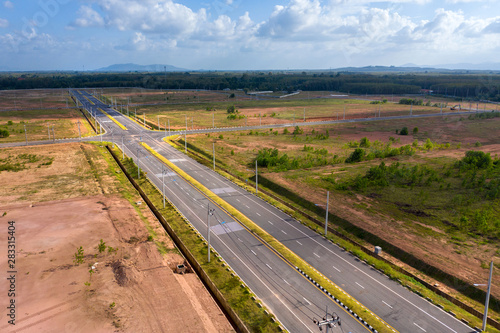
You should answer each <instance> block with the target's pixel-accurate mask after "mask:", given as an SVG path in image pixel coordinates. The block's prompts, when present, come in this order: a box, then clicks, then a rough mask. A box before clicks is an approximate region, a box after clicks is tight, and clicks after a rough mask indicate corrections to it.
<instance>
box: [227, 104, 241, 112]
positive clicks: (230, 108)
mask: <svg viewBox="0 0 500 333" xmlns="http://www.w3.org/2000/svg"><path fill="white" fill-rule="evenodd" d="M237 112H238V110H236V107H235V106H234V105H230V106H228V107H227V113H229V114H231V113H237Z"/></svg>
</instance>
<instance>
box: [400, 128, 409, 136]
mask: <svg viewBox="0 0 500 333" xmlns="http://www.w3.org/2000/svg"><path fill="white" fill-rule="evenodd" d="M399 135H408V127H406V126H405V127H403V128H402V129H401V131H400V132H399Z"/></svg>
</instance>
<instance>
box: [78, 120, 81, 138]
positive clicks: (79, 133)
mask: <svg viewBox="0 0 500 333" xmlns="http://www.w3.org/2000/svg"><path fill="white" fill-rule="evenodd" d="M78 136H79V137H80V141H82V132H81V131H80V120H78Z"/></svg>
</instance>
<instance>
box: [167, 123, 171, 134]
mask: <svg viewBox="0 0 500 333" xmlns="http://www.w3.org/2000/svg"><path fill="white" fill-rule="evenodd" d="M167 121H168V135H170V119H168V120H167Z"/></svg>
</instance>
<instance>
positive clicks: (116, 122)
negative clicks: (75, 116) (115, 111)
mask: <svg viewBox="0 0 500 333" xmlns="http://www.w3.org/2000/svg"><path fill="white" fill-rule="evenodd" d="M99 111H101V112H102V113H104V114H105V115H106V116H108V118H109V119H111V120H113V121H114V123H115V124H117V125H118V126H120V128H121V129H122V130H124V131H128V129H127V128H126V127H125V126H123V125H122V124H121V123H120V122H119V121H118V120H116V119H115V118H114V117H112V116H111V115H109V113H107V112H106V111H104V110H103V109H101V108H99Z"/></svg>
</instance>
